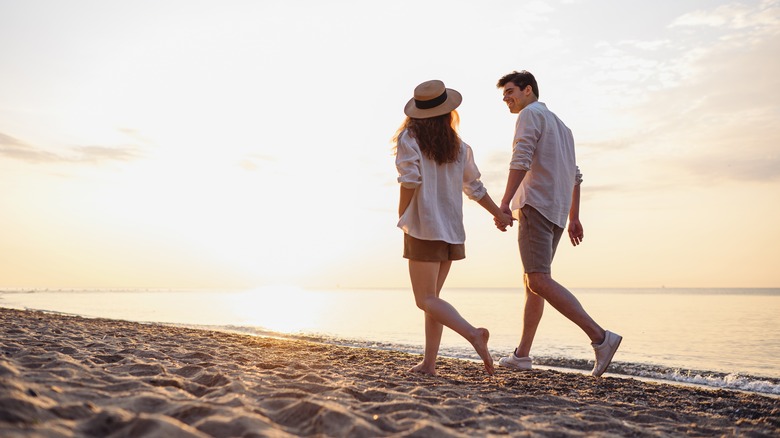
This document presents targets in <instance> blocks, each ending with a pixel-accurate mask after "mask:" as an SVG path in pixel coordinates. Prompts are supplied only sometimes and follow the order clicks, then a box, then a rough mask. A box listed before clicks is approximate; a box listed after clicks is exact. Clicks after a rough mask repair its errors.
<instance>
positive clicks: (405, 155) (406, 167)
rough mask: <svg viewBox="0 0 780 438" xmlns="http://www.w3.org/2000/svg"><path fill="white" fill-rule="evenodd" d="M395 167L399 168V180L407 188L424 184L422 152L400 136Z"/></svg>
mask: <svg viewBox="0 0 780 438" xmlns="http://www.w3.org/2000/svg"><path fill="white" fill-rule="evenodd" d="M395 168H396V169H398V182H399V183H400V184H401V185H402V186H403V187H405V188H407V189H415V188H417V187H419V186H420V184H422V175H421V173H420V152H419V151H418V150H417V149H415V148H413V147H412V146H411V145H409V144H408V142H407V141H404V139H403V138H400V139H399V141H398V147H397V149H396V156H395Z"/></svg>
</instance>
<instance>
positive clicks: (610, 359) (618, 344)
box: [593, 335, 623, 377]
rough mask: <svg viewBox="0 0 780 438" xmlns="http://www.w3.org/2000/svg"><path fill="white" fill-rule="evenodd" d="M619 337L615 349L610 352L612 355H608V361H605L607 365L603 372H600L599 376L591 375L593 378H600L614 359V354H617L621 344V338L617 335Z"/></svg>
mask: <svg viewBox="0 0 780 438" xmlns="http://www.w3.org/2000/svg"><path fill="white" fill-rule="evenodd" d="M617 336H618V337H619V339H618V341H617V345H615V349H614V350H612V354H610V355H609V359H607V364H606V365H605V366H604V371H602V372H600V373H599V374H593V376H595V377H601V376H602V374H604V373H606V372H607V368H609V365H610V364H611V363H612V358H613V357H615V353H617V351H618V348H620V343H621V342H623V337H622V336H620V335H617Z"/></svg>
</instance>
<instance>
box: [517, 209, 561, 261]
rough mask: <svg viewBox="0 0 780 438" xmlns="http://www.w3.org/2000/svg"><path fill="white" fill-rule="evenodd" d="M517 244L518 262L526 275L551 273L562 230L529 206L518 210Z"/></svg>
mask: <svg viewBox="0 0 780 438" xmlns="http://www.w3.org/2000/svg"><path fill="white" fill-rule="evenodd" d="M518 222H519V226H518V236H517V242H518V244H519V246H520V260H522V262H523V270H524V271H525V273H526V274H530V273H534V272H541V273H546V274H551V273H552V261H553V257H555V250H556V248H558V242H560V240H561V236H562V235H563V228H561V227H559V226H557V225H555V224H554V223H552V222H550V221H549V220H548V219H547V218H546V217H544V216H543V215H542V214H541V213H539V212H538V211H537V210H536V209H535V208H533V207H531V206H530V205H525V206H523V208H521V209H520V219H519V221H518Z"/></svg>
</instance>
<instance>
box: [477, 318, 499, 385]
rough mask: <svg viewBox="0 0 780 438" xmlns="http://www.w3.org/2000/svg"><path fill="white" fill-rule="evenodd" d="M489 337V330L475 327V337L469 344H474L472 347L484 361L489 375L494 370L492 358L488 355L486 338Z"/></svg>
mask: <svg viewBox="0 0 780 438" xmlns="http://www.w3.org/2000/svg"><path fill="white" fill-rule="evenodd" d="M489 338H490V332H489V331H488V329H486V328H481V327H480V328H478V329H477V337H476V338H474V341H473V342H472V343H471V345H473V346H474V349H475V350H477V354H479V357H481V358H482V361H483V362H485V370H486V371H487V373H488V374H490V375H491V376H492V375H493V374H494V373H495V372H496V369H495V368H493V358H492V357H491V356H490V351H488V346H487V344H488V339H489Z"/></svg>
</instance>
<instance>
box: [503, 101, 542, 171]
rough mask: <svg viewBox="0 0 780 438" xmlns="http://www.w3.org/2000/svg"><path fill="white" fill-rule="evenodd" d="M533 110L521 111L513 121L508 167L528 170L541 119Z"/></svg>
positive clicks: (539, 133)
mask: <svg viewBox="0 0 780 438" xmlns="http://www.w3.org/2000/svg"><path fill="white" fill-rule="evenodd" d="M537 116H538V114H537V113H536V112H535V111H521V112H520V115H518V116H517V122H516V123H515V143H514V146H513V148H512V161H511V162H510V163H509V169H512V170H530V169H531V160H533V158H534V152H535V150H536V144H537V142H538V140H539V136H540V135H541V122H542V121H541V120H538V117H537Z"/></svg>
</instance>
